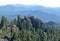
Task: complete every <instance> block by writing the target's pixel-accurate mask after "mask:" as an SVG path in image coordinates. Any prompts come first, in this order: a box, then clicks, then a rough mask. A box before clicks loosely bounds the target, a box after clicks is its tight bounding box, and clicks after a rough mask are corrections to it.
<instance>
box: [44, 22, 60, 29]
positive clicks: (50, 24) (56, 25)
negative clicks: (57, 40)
mask: <svg viewBox="0 0 60 41" xmlns="http://www.w3.org/2000/svg"><path fill="white" fill-rule="evenodd" d="M45 25H47V26H51V27H54V28H56V29H59V28H60V23H55V22H53V21H49V22H45Z"/></svg>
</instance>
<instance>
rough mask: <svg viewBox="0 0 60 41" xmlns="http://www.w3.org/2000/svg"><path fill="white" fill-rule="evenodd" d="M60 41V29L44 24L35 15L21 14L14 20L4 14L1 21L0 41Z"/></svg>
mask: <svg viewBox="0 0 60 41" xmlns="http://www.w3.org/2000/svg"><path fill="white" fill-rule="evenodd" d="M2 39H3V40H5V41H60V31H59V30H56V29H54V27H49V26H46V25H44V23H43V22H42V21H41V20H39V19H38V18H34V17H33V16H24V18H22V17H20V16H19V15H18V16H17V18H15V19H14V20H12V21H10V22H9V21H7V18H6V17H5V16H2V18H1V21H0V41H2Z"/></svg>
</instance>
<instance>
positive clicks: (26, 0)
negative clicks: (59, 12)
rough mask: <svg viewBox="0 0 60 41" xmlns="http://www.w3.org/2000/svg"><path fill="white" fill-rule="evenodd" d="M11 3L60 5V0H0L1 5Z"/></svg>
mask: <svg viewBox="0 0 60 41" xmlns="http://www.w3.org/2000/svg"><path fill="white" fill-rule="evenodd" d="M9 4H25V5H43V6H47V7H60V0H0V6H1V5H9Z"/></svg>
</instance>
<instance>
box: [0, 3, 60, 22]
mask: <svg viewBox="0 0 60 41" xmlns="http://www.w3.org/2000/svg"><path fill="white" fill-rule="evenodd" d="M3 15H4V16H6V17H8V19H9V20H11V19H13V18H14V17H16V15H21V16H28V15H31V16H34V17H36V18H40V19H41V20H42V21H43V22H45V21H54V22H60V19H59V18H60V8H49V7H44V6H38V5H22V4H17V5H6V6H0V16H3Z"/></svg>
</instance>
